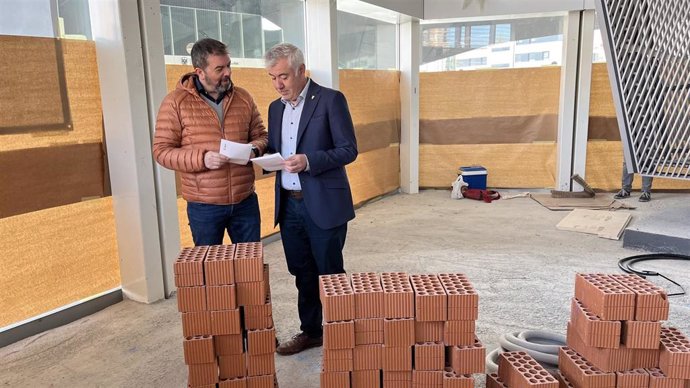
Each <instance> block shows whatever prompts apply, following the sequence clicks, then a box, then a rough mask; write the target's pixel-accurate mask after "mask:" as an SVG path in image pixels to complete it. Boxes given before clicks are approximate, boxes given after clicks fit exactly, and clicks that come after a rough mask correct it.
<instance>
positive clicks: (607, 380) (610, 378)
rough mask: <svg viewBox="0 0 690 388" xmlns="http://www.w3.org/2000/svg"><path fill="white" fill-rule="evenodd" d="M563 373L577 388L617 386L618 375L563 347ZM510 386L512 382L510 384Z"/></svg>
mask: <svg viewBox="0 0 690 388" xmlns="http://www.w3.org/2000/svg"><path fill="white" fill-rule="evenodd" d="M558 366H559V369H560V370H561V373H563V375H564V376H565V377H566V378H567V379H568V380H569V381H570V382H571V383H572V384H573V385H574V386H576V387H582V388H605V387H611V388H613V387H615V386H616V375H615V374H613V373H608V372H604V371H602V370H601V369H599V368H597V367H595V366H594V365H592V364H591V363H590V362H589V361H587V360H586V359H585V358H584V357H582V355H580V354H579V353H578V352H576V351H574V350H572V349H570V348H568V347H562V348H561V349H560V351H559V353H558ZM509 385H510V382H509Z"/></svg>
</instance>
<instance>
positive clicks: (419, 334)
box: [414, 321, 444, 342]
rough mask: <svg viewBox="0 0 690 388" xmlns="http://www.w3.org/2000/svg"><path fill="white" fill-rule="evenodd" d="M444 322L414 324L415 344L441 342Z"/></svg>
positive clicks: (416, 322)
mask: <svg viewBox="0 0 690 388" xmlns="http://www.w3.org/2000/svg"><path fill="white" fill-rule="evenodd" d="M443 327H444V322H419V321H415V322H414V341H415V342H443Z"/></svg>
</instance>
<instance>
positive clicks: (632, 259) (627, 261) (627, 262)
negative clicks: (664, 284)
mask: <svg viewBox="0 0 690 388" xmlns="http://www.w3.org/2000/svg"><path fill="white" fill-rule="evenodd" d="M651 260H688V261H690V256H687V255H680V254H676V253H649V254H644V255H635V256H629V257H625V258H622V259H620V260H618V268H620V269H621V271H623V272H625V273H631V274H635V275H638V276H641V277H643V278H646V277H647V276H660V277H662V278H664V279H666V280H668V281H669V282H671V283H673V284H675V285H676V286H678V287H679V288H680V289H681V290H682V292H676V293H673V294H668V296H678V295H685V288H683V286H681V285H680V284H678V282H676V281H674V280H672V279H670V278H668V277H667V276H665V275H663V274H660V273H659V272H656V271H648V270H644V269H636V268H633V265H635V264H636V263H639V262H641V261H651Z"/></svg>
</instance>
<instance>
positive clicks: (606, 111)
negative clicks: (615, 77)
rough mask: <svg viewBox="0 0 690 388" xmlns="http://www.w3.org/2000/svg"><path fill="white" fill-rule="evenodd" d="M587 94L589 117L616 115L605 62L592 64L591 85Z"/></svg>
mask: <svg viewBox="0 0 690 388" xmlns="http://www.w3.org/2000/svg"><path fill="white" fill-rule="evenodd" d="M591 89H592V90H591V92H590V94H589V115H590V117H592V116H593V117H614V118H615V117H616V108H615V107H614V105H613V93H611V82H610V81H609V73H608V69H607V67H606V63H593V64H592V86H591Z"/></svg>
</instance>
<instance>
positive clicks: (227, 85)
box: [215, 77, 233, 94]
mask: <svg viewBox="0 0 690 388" xmlns="http://www.w3.org/2000/svg"><path fill="white" fill-rule="evenodd" d="M232 87H233V84H232V79H230V77H223V78H221V79H220V80H219V81H218V84H216V88H215V91H216V93H218V94H223V93H226V92H229V91H231V90H232Z"/></svg>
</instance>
